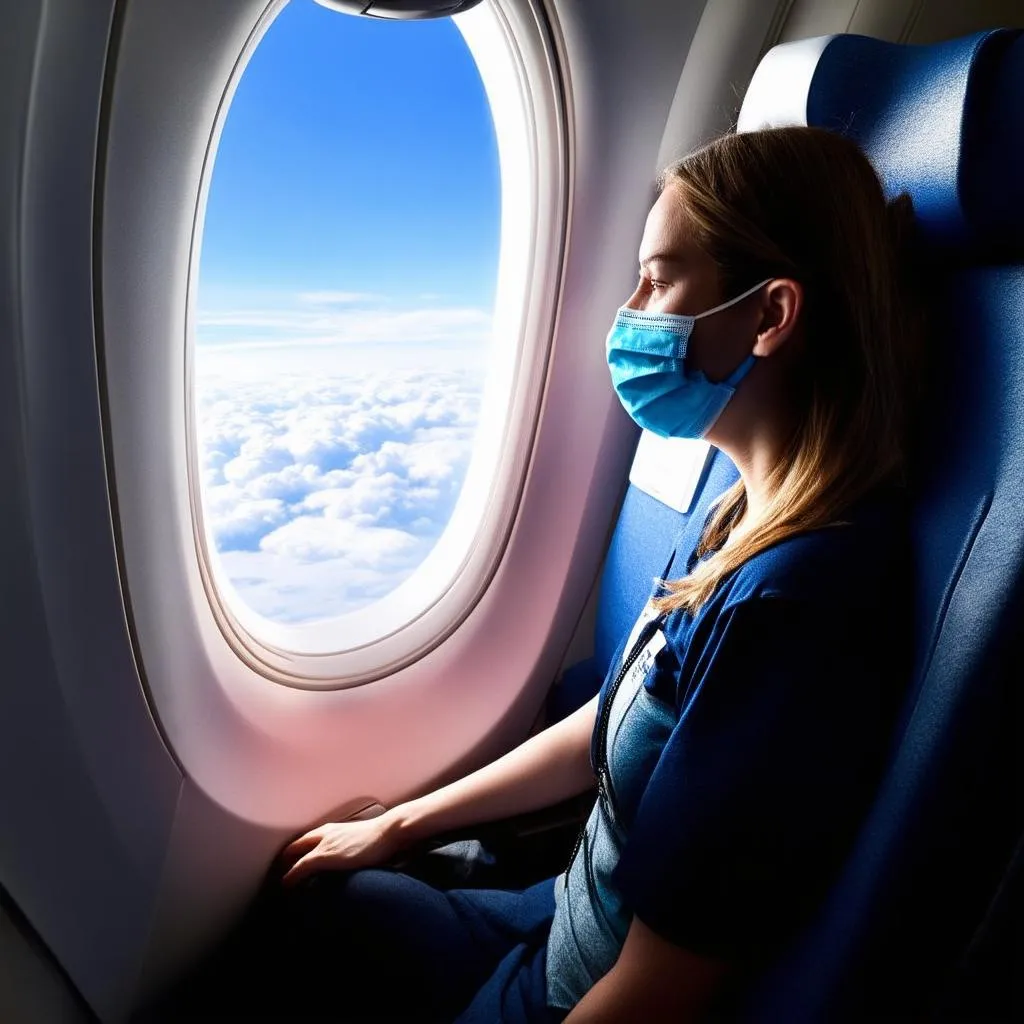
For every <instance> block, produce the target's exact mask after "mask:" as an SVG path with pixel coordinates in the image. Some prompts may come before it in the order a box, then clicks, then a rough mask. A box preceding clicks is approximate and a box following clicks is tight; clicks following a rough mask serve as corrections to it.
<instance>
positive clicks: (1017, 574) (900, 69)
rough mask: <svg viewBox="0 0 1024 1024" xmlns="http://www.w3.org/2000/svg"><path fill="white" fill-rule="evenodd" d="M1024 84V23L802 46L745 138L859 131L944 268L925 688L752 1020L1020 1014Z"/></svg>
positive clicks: (764, 87)
mask: <svg viewBox="0 0 1024 1024" xmlns="http://www.w3.org/2000/svg"><path fill="white" fill-rule="evenodd" d="M1022 95H1024V35H1022V34H1021V33H1019V32H1016V31H1011V30H994V31H991V32H982V33H978V34H975V35H972V36H968V37H964V38H962V39H956V40H952V41H948V42H944V43H940V44H935V45H929V46H913V45H901V44H892V43H886V42H882V41H880V40H876V39H871V38H867V37H862V36H855V35H839V36H834V37H824V38H821V39H817V40H803V41H800V42H797V43H790V44H783V45H780V46H777V47H775V48H774V49H773V50H771V51H769V52H768V53H767V54H766V55H765V57H764V58H763V59H762V62H761V64H760V65H759V67H758V69H757V71H756V73H755V76H754V78H753V80H752V82H751V85H750V89H749V90H748V93H747V96H746V98H745V100H744V105H743V110H742V111H741V114H740V119H739V130H749V129H752V128H757V127H761V126H762V125H765V124H769V125H778V124H789V123H807V124H812V125H817V126H819V127H824V128H828V129H831V130H835V131H839V132H842V133H844V134H847V135H848V136H850V137H851V138H853V139H854V140H855V141H856V142H857V143H858V144H859V145H860V146H861V148H862V149H863V150H864V152H865V153H866V154H867V156H868V157H869V158H870V159H871V161H872V163H873V164H874V166H875V168H876V169H877V171H878V172H879V175H880V177H881V179H882V181H883V185H884V187H885V191H886V194H887V195H888V196H890V197H891V196H895V195H897V194H899V193H900V192H904V191H905V192H908V193H909V194H910V196H911V198H912V199H913V202H914V207H915V212H916V217H917V222H918V226H919V234H920V238H921V240H922V242H923V243H924V248H925V249H926V250H927V252H928V255H929V261H928V268H929V273H930V275H931V277H930V282H929V286H928V289H927V294H928V296H929V306H930V309H929V314H930V325H929V331H928V334H927V344H926V350H927V358H928V362H929V366H928V367H927V375H928V380H927V388H926V396H925V405H924V410H923V416H922V424H921V429H920V433H919V442H918V451H917V452H916V455H915V459H914V465H913V486H912V493H913V499H914V514H913V546H914V560H915V566H916V568H915V587H914V589H915V636H914V642H915V668H914V676H913V679H912V681H911V689H910V692H909V695H908V699H907V701H906V704H905V708H904V711H903V713H902V717H901V719H900V721H899V723H898V727H897V730H896V736H895V739H894V744H893V748H892V753H891V758H890V761H889V765H888V768H887V772H886V775H885V777H884V779H883V782H882V785H881V787H880V789H879V793H878V796H877V799H876V801H875V803H874V805H873V807H872V809H871V811H870V812H869V815H868V817H867V820H866V821H865V823H864V826H863V828H862V830H861V832H860V834H859V837H858V840H857V843H856V846H855V848H854V850H853V852H852V855H851V856H850V858H849V860H848V861H847V863H846V865H845V867H844V870H843V872H842V874H841V876H840V878H839V879H838V881H837V883H836V884H835V886H834V888H833V889H832V891H831V893H830V894H829V897H828V899H827V901H826V904H825V906H824V908H823V909H822V910H821V912H820V914H819V915H818V917H817V918H816V920H815V921H814V922H812V923H811V925H810V927H809V928H808V929H807V930H806V932H805V933H804V934H803V935H802V936H801V937H800V938H799V939H798V940H797V941H796V942H795V943H794V945H793V947H792V948H791V949H790V950H789V951H788V952H787V954H786V955H785V956H784V957H782V958H781V959H780V961H779V962H778V963H776V964H775V965H774V966H773V968H772V969H771V970H769V971H768V972H766V974H764V975H763V976H762V977H761V978H760V979H759V981H758V982H757V983H756V984H753V985H751V986H750V987H749V988H748V989H747V991H746V992H745V993H744V996H743V998H742V999H741V1000H740V1003H739V1008H738V1010H737V1015H738V1016H739V1017H740V1018H741V1019H744V1020H756V1021H779V1020H786V1021H792V1022H796V1021H826V1020H827V1021H830V1022H831V1021H845V1020H858V1021H859V1020H911V1019H913V1020H922V1019H934V1020H968V1019H969V1020H1004V1019H1011V1016H1010V1015H1009V1014H1010V1013H1011V1011H1010V1007H1009V1004H1008V1000H1009V999H1010V998H1011V996H1010V987H1011V986H1012V984H1014V983H1013V982H1012V977H1011V973H1010V964H1011V962H1012V960H1013V959H1014V957H1016V959H1017V960H1019V952H1020V947H1019V938H1018V939H1016V940H1014V939H1013V936H1014V935H1015V934H1016V935H1019V934H1020V929H1021V927H1022V922H1021V918H1020V917H1019V916H1017V917H1016V918H1015V919H1012V920H1011V918H1009V917H1008V916H1007V915H1008V914H1010V913H1011V912H1010V911H1009V909H1008V907H1007V904H1006V899H1007V898H1008V897H1007V895H1006V894H1007V892H1008V890H1009V888H1012V887H1013V886H1012V883H1013V877H1011V872H1012V865H1013V862H1014V851H1015V848H1016V847H1017V846H1018V842H1019V839H1020V837H1021V834H1022V824H1024V801H1022V799H1021V797H1022V792H1024V791H1022V790H1021V788H1020V785H1019V780H1020V778H1021V777H1022V776H1021V767H1022V761H1021V757H1020V754H1018V753H1017V751H1018V749H1019V747H1020V746H1021V740H1022V739H1024V736H1022V729H1021V725H1022V719H1021V715H1020V703H1019V699H1018V698H1017V696H1016V693H1015V689H1016V687H1017V685H1018V680H1019V678H1020V669H1021V666H1022V663H1024V659H1022V655H1024V644H1022V642H1021V632H1020V626H1021V623H1022V598H1024V104H1022V103H1021V96H1022ZM800 107H804V108H805V109H804V110H803V111H801V110H800V109H799V108H800ZM1018 859H1019V858H1018ZM1000 892H1002V894H1003V895H1002V896H1000V895H999V894H1000ZM1018 913H1019V911H1018ZM1000 914H1002V919H1003V924H1002V926H1001V931H1000V933H999V934H1000V935H1001V936H1002V945H1001V947H999V948H994V947H993V945H992V942H991V941H989V942H988V948H987V952H986V953H985V954H984V955H985V956H986V957H987V961H986V963H985V964H979V963H978V962H977V961H978V957H979V955H981V954H979V950H981V949H982V948H983V946H984V943H983V942H982V941H981V940H983V939H984V940H990V939H991V935H992V934H993V933H992V929H991V927H990V923H991V921H992V919H993V916H994V915H995V916H998V915H1000ZM1008 921H1009V922H1010V923H1009V924H1008V923H1007V922H1008ZM986 922H988V923H986ZM1014 941H1016V943H1017V945H1016V950H1015V951H1011V950H1010V949H1009V948H1008V946H1007V943H1010V942H1014ZM997 945H998V944H997ZM1015 966H1016V967H1018V969H1019V964H1017V965H1015ZM972 978H973V979H976V981H975V982H972V981H971V979H972ZM982 978H984V983H983V984H982V983H980V982H977V979H982ZM1017 984H1018V985H1019V983H1017ZM1014 1009H1015V1011H1016V1012H1017V1013H1018V1015H1019V1014H1020V1012H1021V1007H1020V1006H1019V1005H1018V1006H1017V1007H1015V1008H1014ZM1004 1014H1006V1015H1004ZM1017 1019H1020V1017H1019V1016H1018V1017H1017Z"/></svg>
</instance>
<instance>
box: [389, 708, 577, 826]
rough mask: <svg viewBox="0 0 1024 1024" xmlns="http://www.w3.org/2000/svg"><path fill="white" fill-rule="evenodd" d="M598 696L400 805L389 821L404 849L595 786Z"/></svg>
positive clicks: (556, 801) (392, 812) (534, 809)
mask: <svg viewBox="0 0 1024 1024" xmlns="http://www.w3.org/2000/svg"><path fill="white" fill-rule="evenodd" d="M596 717H597V697H596V696H595V697H594V698H593V699H592V700H590V701H588V702H587V703H586V704H584V705H583V707H581V708H579V709H577V710H576V711H574V712H573V713H572V714H571V715H569V716H567V717H566V718H563V719H562V720H561V721H560V722H556V723H555V724H554V725H552V726H549V727H548V728H547V729H544V730H542V731H541V732H539V733H537V734H536V735H535V736H531V737H530V738H529V739H528V740H526V741H525V742H524V743H521V744H520V745H519V746H518V747H516V748H514V749H513V750H510V751H509V752H508V753H507V754H505V755H504V756H503V757H499V758H498V759H497V760H496V761H492V762H491V763H490V764H488V765H485V766H484V767H483V768H480V769H478V770H477V771H475V772H472V773H471V774H470V775H466V776H465V777H463V778H461V779H458V780H457V781H455V782H452V783H450V784H449V785H447V786H443V787H442V788H441V789H435V790H434V791H433V792H432V793H428V794H426V795H425V796H421V797H419V798H418V799H415V800H410V801H408V802H407V803H404V804H398V805H397V806H396V807H394V808H392V809H391V810H390V811H388V812H386V813H387V814H388V815H390V816H391V819H392V821H393V824H394V828H395V830H396V833H397V834H398V835H399V836H401V837H403V845H406V844H409V845H411V844H414V843H416V842H419V841H420V840H422V839H426V838H428V837H429V836H432V835H437V834H438V833H440V832H449V831H452V830H454V829H458V828H464V827H465V826H467V825H476V824H479V823H480V822H482V821H496V820H498V819H501V818H510V817H512V816H513V815H516V814H524V813H525V812H527V811H536V810H538V809H540V808H541V807H550V806H551V805H552V804H557V803H560V802H561V801H562V800H567V799H568V798H569V797H572V796H578V795H579V794H580V793H583V792H585V791H586V790H588V789H589V788H590V787H591V786H593V785H594V772H593V769H592V768H591V765H590V737H591V734H592V733H593V731H594V721H595V719H596Z"/></svg>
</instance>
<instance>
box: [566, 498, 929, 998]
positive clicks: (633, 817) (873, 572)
mask: <svg viewBox="0 0 1024 1024" xmlns="http://www.w3.org/2000/svg"><path fill="white" fill-rule="evenodd" d="M908 550H909V543H908V538H907V532H906V515H905V510H904V507H903V502H902V500H901V498H900V496H899V494H898V492H896V491H895V490H893V489H888V488H887V489H884V490H879V491H877V492H875V493H874V494H872V495H870V496H868V497H867V498H865V499H862V500H861V501H859V502H858V503H857V504H856V505H855V506H854V507H852V508H851V509H850V510H849V511H848V512H847V514H846V515H844V516H843V517H842V523H841V524H840V525H835V526H831V527H828V528H825V529H820V530H815V531H811V532H807V533H804V534H801V535H798V536H796V537H793V538H790V539H789V540H786V541H784V542H782V543H779V544H777V545H775V546H773V547H772V548H770V549H768V550H766V551H764V552H762V553H760V554H759V555H757V556H756V557H754V558H752V559H750V560H749V561H748V562H746V563H745V564H744V565H742V566H741V567H740V568H739V569H737V570H736V571H735V572H733V573H732V574H730V575H729V576H728V577H727V578H726V579H725V580H723V581H722V583H721V584H720V585H719V587H718V588H717V589H716V591H715V592H714V594H713V595H712V596H711V598H710V599H709V600H708V601H707V602H706V603H705V604H704V606H703V607H701V609H700V610H699V611H698V612H697V614H696V615H691V614H689V613H687V612H673V613H670V614H668V615H667V616H661V617H657V618H655V617H654V614H653V612H652V610H651V608H650V605H648V607H647V609H645V613H644V614H642V615H641V618H640V621H639V622H638V626H637V628H635V629H634V630H633V633H632V636H631V637H630V638H627V639H626V640H625V641H624V643H623V644H622V645H621V647H620V649H619V652H618V654H617V655H616V657H615V658H614V659H613V662H612V668H611V670H610V672H609V676H608V678H607V679H606V680H605V683H604V686H603V687H602V689H601V698H600V705H599V711H598V719H597V726H596V728H595V732H594V739H593V747H592V751H591V755H592V760H593V762H594V766H595V770H597V769H599V768H601V767H602V766H604V765H605V763H606V767H607V771H606V772H603V773H602V774H603V775H604V777H603V778H599V794H598V799H597V801H596V802H595V806H594V810H593V812H592V814H591V816H590V819H589V820H588V822H587V825H586V828H585V829H584V831H583V833H582V840H581V843H580V844H579V846H578V848H577V850H576V852H575V853H574V855H573V857H572V858H571V860H570V864H569V867H568V868H567V870H566V872H565V873H564V874H563V875H561V876H560V877H559V878H558V879H557V880H556V884H555V899H556V911H555V917H554V921H553V923H552V928H551V934H550V937H549V941H548V950H547V961H546V973H547V998H548V1002H549V1004H550V1005H551V1006H555V1007H561V1008H563V1009H568V1008H571V1006H573V1005H575V1003H576V1002H577V1001H578V1000H579V999H580V998H581V997H582V996H583V994H584V993H585V992H586V991H587V990H588V989H589V988H590V987H591V986H592V985H593V984H594V983H596V981H597V980H598V979H599V978H600V977H601V976H602V975H603V974H604V973H606V972H607V970H608V969H609V968H610V967H611V966H612V965H613V964H614V962H615V960H616V959H617V957H618V954H619V951H620V950H621V948H622V943H623V941H624V940H625V936H626V933H627V931H628V929H629V924H630V922H631V920H632V917H633V915H634V914H635V915H636V916H638V917H639V918H640V920H642V921H643V922H644V924H646V925H647V926H648V927H649V928H651V929H653V930H654V931H655V932H657V933H658V934H660V935H661V936H663V937H664V938H666V939H667V940H669V941H670V942H673V943H675V944H676V945H679V946H681V947H684V948H686V949H689V950H691V951H693V952H696V953H700V954H704V955H707V956H712V957H718V958H722V959H725V960H728V961H730V962H731V963H733V964H737V965H744V964H745V965H748V966H749V965H755V964H757V963H759V962H763V961H764V960H766V959H770V958H771V957H772V956H773V955H775V954H776V953H777V952H779V951H780V950H781V948H782V947H783V946H784V944H785V943H786V942H787V940H788V939H789V938H790V937H791V936H792V935H793V933H794V932H795V930H796V929H798V928H799V927H800V926H801V925H802V924H804V923H805V922H806V921H807V920H808V918H809V916H810V915H811V914H812V913H813V911H814V909H815V908H816V907H817V906H818V905H819V904H820V902H821V900H822V898H823V896H824V894H825V892H826V890H827V888H828V886H829V884H830V883H831V882H832V881H833V880H834V878H835V876H836V874H837V872H838V869H839V866H840V864H841V862H842V859H843V857H844V855H845V854H846V853H847V851H848V850H849V848H850V846H851V844H852V842H853V839H854V836H855V832H856V829H857V827H858V825H859V823H860V821H861V819H862V818H863V816H864V814H865V812H866V810H867V806H868V801H869V800H870V797H871V795H872V793H873V792H874V789H875V786H876V785H877V783H878V780H879V776H880V772H881V768H882V766H883V764H884V759H885V755H886V752H887V749H888V745H889V742H890V733H891V729H892V725H893V722H894V719H895V715H896V710H897V708H898V706H899V702H900V699H901V697H902V695H903V693H904V691H905V687H906V683H907V680H908V678H909V664H910V662H909V657H910V652H909V638H910V635H911V623H910V591H909V582H910V574H909V571H908V566H907V562H906V558H907V552H908ZM680 562H683V563H684V565H680ZM675 563H676V564H675V567H674V569H673V571H672V575H674V576H678V575H681V574H682V572H683V571H689V570H690V569H692V567H693V565H694V564H695V555H694V553H693V551H692V550H691V551H682V550H680V551H678V552H677V553H676V555H675ZM649 620H653V621H649ZM645 623H647V625H646V628H645V629H644V628H642V627H643V626H644V624H645ZM637 636H639V637H640V640H641V641H642V642H641V643H634V642H633V641H634V640H635V639H636V637H637ZM630 655H631V656H632V658H630V657H629V656H630ZM624 658H626V660H627V662H629V666H628V671H626V672H625V673H624V674H623V673H622V669H623V668H624V667H625V666H624V665H623V659H624ZM620 676H621V678H620ZM610 692H613V693H614V699H613V700H612V701H611V702H609V694H610ZM605 754H606V756H605Z"/></svg>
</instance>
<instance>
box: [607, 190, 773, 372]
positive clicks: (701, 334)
mask: <svg viewBox="0 0 1024 1024" xmlns="http://www.w3.org/2000/svg"><path fill="white" fill-rule="evenodd" d="M759 295H760V293H759V292H755V293H754V294H753V295H751V296H750V297H749V298H747V299H744V300H743V301H742V302H738V303H737V304H736V305H735V306H730V307H729V308H728V309H723V310H722V311H721V312H720V313H715V314H714V315H712V316H710V317H706V318H704V319H701V320H698V321H697V322H696V324H694V327H693V333H692V334H691V335H690V341H689V345H688V349H687V366H688V367H690V368H692V369H695V370H701V371H702V372H703V373H704V374H705V375H706V376H707V378H708V379H709V380H711V381H715V382H717V381H721V380H724V379H725V378H726V377H728V376H729V375H730V374H731V373H732V372H733V371H734V370H735V369H736V368H737V367H738V366H739V364H740V363H741V362H743V360H744V359H746V357H747V356H748V355H750V353H751V350H752V349H753V347H754V343H755V341H756V338H757V331H758V327H759V325H760V323H761V316H762V306H761V303H760V302H759ZM730 298H732V296H731V295H723V294H722V286H721V282H720V281H719V273H718V268H717V266H716V265H715V263H714V261H713V260H712V259H711V257H710V256H709V255H708V254H707V253H706V252H704V251H703V250H702V249H700V248H699V247H698V246H697V244H696V242H695V241H694V238H693V230H692V227H691V224H690V220H689V216H688V214H687V212H686V208H685V206H684V205H683V202H682V200H681V197H680V195H679V192H678V190H677V189H676V188H674V187H673V186H672V185H671V184H669V185H667V186H666V188H665V189H664V191H663V192H662V193H661V195H660V196H659V197H658V201H657V202H656V203H655V204H654V206H653V207H652V208H651V212H650V213H649V214H648V216H647V224H646V226H645V228H644V235H643V239H642V241H641V242H640V280H639V282H638V283H637V286H636V290H635V291H634V292H633V294H632V295H631V296H630V297H629V300H628V301H627V302H626V306H627V307H628V308H629V309H638V310H646V311H647V312H650V313H681V314H687V315H691V316H694V315H696V314H698V313H703V312H704V311H705V310H708V309H711V308H712V307H714V306H717V305H718V304H719V303H720V302H724V301H726V300H727V299H730Z"/></svg>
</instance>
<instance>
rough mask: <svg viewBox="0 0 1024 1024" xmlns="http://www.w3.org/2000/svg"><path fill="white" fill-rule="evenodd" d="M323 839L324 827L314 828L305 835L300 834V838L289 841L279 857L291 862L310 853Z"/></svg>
mask: <svg viewBox="0 0 1024 1024" xmlns="http://www.w3.org/2000/svg"><path fill="white" fill-rule="evenodd" d="M321 839H323V830H322V828H314V829H312V830H311V831H309V832H307V833H306V834H305V835H302V836H299V838H298V839H295V840H293V841H292V842H291V843H289V844H288V845H287V846H286V847H285V848H284V849H283V850H282V851H281V853H280V854H279V855H278V857H279V859H280V860H282V861H284V862H286V863H290V862H292V861H294V860H295V859H296V858H297V857H301V856H302V855H303V854H304V853H309V851H310V850H315V849H316V848H317V847H318V846H319V845H320V840H321Z"/></svg>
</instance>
